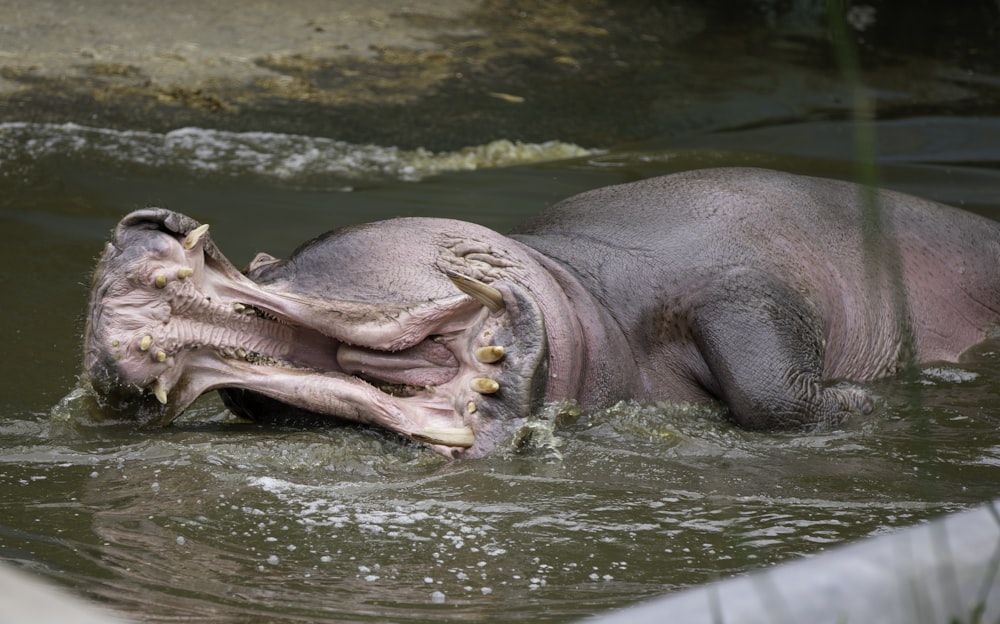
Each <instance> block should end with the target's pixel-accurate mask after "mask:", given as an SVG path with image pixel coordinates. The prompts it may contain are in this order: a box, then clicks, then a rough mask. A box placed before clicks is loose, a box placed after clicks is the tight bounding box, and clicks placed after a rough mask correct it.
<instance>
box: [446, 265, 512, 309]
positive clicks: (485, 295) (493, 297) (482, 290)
mask: <svg viewBox="0 0 1000 624" xmlns="http://www.w3.org/2000/svg"><path fill="white" fill-rule="evenodd" d="M444 274H445V275H447V276H448V279H450V280H451V283H452V284H454V285H455V287H456V288H458V289H459V290H461V291H462V292H463V293H465V294H467V295H469V296H470V297H472V298H473V299H475V300H476V301H478V302H479V303H481V304H483V305H484V306H486V307H487V308H489V310H490V312H492V313H493V314H496V313H497V312H501V311H503V309H504V302H503V293H501V292H500V291H499V290H497V289H496V288H494V287H492V286H490V285H489V284H484V283H483V282H480V281H479V280H477V279H473V278H471V277H468V276H465V275H462V274H460V273H456V272H455V271H451V270H446V271H445V272H444Z"/></svg>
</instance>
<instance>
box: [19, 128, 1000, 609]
mask: <svg viewBox="0 0 1000 624" xmlns="http://www.w3.org/2000/svg"><path fill="white" fill-rule="evenodd" d="M6 128H7V129H6V132H8V133H10V132H13V130H12V127H10V126H8V127H6ZM844 128H846V124H841V125H839V126H838V125H837V124H832V123H816V124H797V125H796V126H795V127H794V129H789V128H787V127H782V126H779V127H773V128H757V129H754V130H746V131H743V132H729V133H720V134H717V135H710V136H705V137H701V138H700V139H698V140H693V139H692V140H689V141H685V142H683V143H681V142H671V143H670V144H659V143H650V144H649V145H642V146H631V147H630V148H629V149H628V150H624V149H622V150H613V151H611V152H608V153H605V154H578V155H577V157H576V158H575V159H572V160H567V161H559V162H547V163H533V164H524V165H521V166H516V167H511V168H505V169H493V168H489V169H486V168H484V169H478V168H477V169H476V170H475V171H467V172H453V173H440V171H441V169H440V168H439V169H434V168H433V167H436V166H438V165H436V164H434V162H435V161H433V159H431V164H430V165H428V166H429V167H430V169H428V170H427V171H423V170H414V171H412V172H410V173H401V170H400V167H402V165H401V164H400V165H399V166H394V167H395V168H384V167H383V168H381V169H379V168H375V169H365V168H364V167H367V166H368V165H367V164H364V163H362V166H361V168H360V169H358V170H356V171H355V170H352V171H351V173H349V174H348V173H339V172H338V170H337V169H336V167H341V166H347V165H345V164H344V163H345V162H346V161H345V160H343V159H341V160H340V161H338V164H336V165H333V164H331V165H330V166H329V168H327V169H326V170H324V171H325V172H324V173H322V174H318V173H316V172H315V171H308V170H304V173H303V174H302V175H286V174H285V173H284V172H285V171H286V170H285V169H282V168H281V165H280V162H283V161H281V160H280V158H278V157H276V159H275V160H274V161H273V162H272V163H271V164H269V165H267V167H271V169H267V168H265V169H255V168H254V166H251V165H248V164H247V163H248V162H250V161H251V160H252V159H242V156H241V154H243V152H242V151H241V150H243V148H242V147H238V146H237V147H232V146H230V147H227V148H225V149H224V150H222V151H223V153H226V154H230V155H231V156H232V164H231V168H228V169H227V168H225V167H223V170H215V171H199V172H195V170H194V165H193V164H191V163H195V162H196V161H197V158H196V157H195V156H192V155H191V154H190V153H187V152H170V151H169V150H168V151H167V152H158V153H159V154H160V155H159V156H158V158H161V159H167V162H165V161H164V160H158V161H155V162H153V164H152V165H150V164H149V163H144V162H140V160H141V159H139V158H133V156H134V154H135V152H128V150H135V149H137V148H136V143H135V142H134V141H133V139H134V136H133V135H131V134H128V133H112V132H107V133H102V132H101V131H94V132H97V134H98V137H99V139H100V140H98V139H93V137H91V135H89V134H86V133H87V132H91V131H89V130H87V131H84V130H81V129H80V128H78V127H72V128H66V127H47V128H46V129H44V130H45V132H50V131H51V132H55V133H56V134H57V135H58V133H59V132H63V131H65V132H68V133H69V134H68V135H67V134H64V135H59V136H62V137H63V139H60V140H59V141H56V142H55V143H51V142H50V143H49V145H50V146H54V147H52V148H51V149H48V150H46V149H43V148H40V147H39V145H41V143H39V144H35V145H34V146H31V145H28V146H26V147H24V146H23V145H24V144H19V145H22V147H17V146H14V143H13V142H8V143H4V145H5V146H6V147H4V149H5V150H7V151H4V152H3V154H4V156H3V158H4V159H5V161H4V167H3V175H0V220H2V221H3V225H4V228H5V233H6V239H5V245H4V246H3V247H0V259H2V262H0V279H2V281H3V284H4V285H5V291H6V293H8V296H7V299H6V301H5V305H4V306H2V307H0V319H2V323H0V326H2V327H3V328H4V332H5V346H6V347H7V351H8V353H7V357H6V358H4V359H3V363H2V364H0V366H2V367H3V368H2V370H0V380H2V381H0V383H2V384H3V394H2V396H3V397H4V403H3V418H2V419H0V440H2V445H3V450H2V454H0V508H2V520H0V554H2V556H3V558H4V559H7V560H11V561H14V562H17V563H18V564H19V565H21V566H24V567H26V568H28V569H31V570H33V571H36V572H39V573H41V574H43V575H45V576H48V577H51V578H53V579H56V580H58V581H60V582H62V583H64V584H67V585H69V586H72V587H74V588H75V589H77V590H78V591H80V592H82V593H84V594H86V595H88V596H90V597H93V598H97V599H99V600H100V601H101V602H104V603H106V604H109V605H111V606H113V607H114V608H116V609H120V610H122V611H125V612H127V613H131V614H134V615H136V616H137V617H141V618H143V619H144V620H148V621H168V620H176V619H178V618H181V619H183V618H188V619H191V620H195V621H208V620H211V621H215V622H273V621H289V622H290V621H324V620H325V621H344V620H348V619H350V620H369V621H385V620H392V621H469V620H483V621H522V620H525V619H528V618H531V619H532V620H540V621H569V620H573V619H575V618H578V617H582V616H584V615H587V614H591V613H595V612H599V611H603V610H606V609H609V608H611V607H614V606H619V605H623V604H627V603H631V602H634V601H636V600H638V599H641V598H643V597H647V596H651V595H656V594H660V593H662V592H664V591H667V590H670V589H674V588H678V587H683V586H689V585H693V584H699V583H703V582H706V581H709V580H712V579H716V578H719V577H725V576H729V575H732V574H735V573H740V572H743V571H745V570H749V569H753V568H759V567H761V566H766V565H770V564H773V563H776V562H779V561H784V560H787V559H789V558H793V557H797V556H801V555H805V554H809V553H814V552H817V551H820V550H823V549H824V548H828V547H830V546H832V545H836V544H839V543H843V542H845V541H849V540H854V539H858V538H863V537H866V536H870V535H876V534H880V533H884V532H886V531H889V530H891V529H893V528H896V527H902V526H907V525H910V524H913V523H915V522H919V521H921V520H924V519H927V518H931V517H934V516H937V515H939V514H941V513H945V512H949V511H954V510H957V509H961V508H963V507H966V506H969V505H972V504H975V503H977V502H980V501H984V500H987V499H990V498H992V497H994V496H995V495H996V483H997V482H998V481H1000V433H998V428H997V426H996V423H997V419H998V417H1000V414H998V412H997V406H998V405H1000V400H998V399H1000V397H998V394H1000V385H998V384H997V382H996V380H997V379H1000V359H998V357H997V353H1000V351H998V349H997V345H996V344H992V343H991V344H987V345H984V346H983V347H981V348H979V349H977V350H975V352H974V353H972V354H970V356H969V358H968V359H967V361H965V362H963V363H962V364H961V365H954V364H940V363H938V364H933V365H929V366H928V367H927V368H926V369H925V370H924V371H922V372H921V373H920V374H916V375H913V376H912V378H907V379H901V380H899V379H897V380H889V381H885V382H883V383H879V384H876V385H875V386H874V389H875V391H876V392H877V393H878V394H879V395H880V397H881V408H880V410H879V411H878V412H877V413H876V414H875V415H874V416H873V417H871V418H869V419H866V420H865V421H864V422H857V423H852V424H851V425H850V426H849V427H846V428H845V429H843V430H836V431H823V432H817V433H812V434H761V433H749V432H745V431H741V430H739V429H735V428H734V427H732V426H731V424H730V423H729V422H728V421H727V419H726V418H725V415H724V414H723V413H721V412H720V411H719V410H718V409H716V408H715V407H712V406H677V405H633V404H621V405H617V406H614V407H612V408H610V409H607V410H603V411H599V412H595V413H584V414H580V415H579V416H578V417H576V418H569V419H566V422H562V423H561V424H560V425H559V426H558V427H557V428H555V430H552V429H547V428H546V427H545V425H542V424H539V425H537V427H538V428H537V429H536V430H534V431H533V432H532V436H531V443H529V444H528V445H527V446H526V447H525V448H524V449H522V450H519V451H516V452H515V451H508V452H502V453H498V454H497V455H495V456H494V457H491V458H488V459H484V460H476V461H463V462H454V463H449V462H447V461H445V460H443V459H442V458H440V457H438V456H436V455H434V454H432V453H429V452H426V451H424V450H423V449H422V448H421V447H420V446H418V445H416V444H411V443H408V442H405V441H402V440H400V439H398V438H396V437H394V436H391V435H388V434H385V433H382V432H376V431H371V430H367V429H364V428H358V427H337V428H331V429H324V430H291V429H289V430H275V429H267V428H262V427H258V426H255V425H248V424H245V423H240V422H236V421H234V420H233V419H232V418H231V417H230V416H229V415H228V414H227V413H226V412H225V410H224V408H223V407H222V404H221V402H220V401H219V400H218V399H217V398H215V397H206V398H204V399H203V400H201V401H199V402H198V403H197V404H196V405H195V407H194V408H193V409H192V410H191V411H190V412H189V413H188V414H187V415H186V417H185V419H184V420H183V421H182V422H180V423H178V424H177V425H175V426H172V427H170V428H167V429H162V430H134V429H132V428H130V427H128V426H107V425H104V426H96V425H93V424H85V422H86V418H85V417H86V411H87V408H86V407H85V404H86V397H85V396H84V395H81V394H79V393H71V394H70V395H69V396H68V397H67V398H66V399H65V400H63V401H62V402H60V399H61V398H62V397H64V396H65V395H66V394H67V392H68V391H70V390H71V389H72V388H73V387H74V386H75V375H76V373H77V361H78V360H77V358H78V351H79V345H78V340H79V329H80V327H79V318H80V317H81V315H82V312H83V308H84V303H85V298H86V294H87V286H86V284H87V280H88V274H89V271H90V270H91V267H92V265H93V262H94V260H95V258H96V255H97V253H98V252H99V250H100V248H101V245H102V243H103V241H104V239H105V237H106V235H107V232H108V230H109V228H110V227H111V226H112V225H113V224H114V223H115V222H116V221H117V219H118V218H119V217H120V216H121V215H122V214H124V213H125V212H127V211H128V210H131V209H133V208H135V207H138V206H141V205H144V204H146V203H148V202H155V203H159V204H163V205H167V206H169V207H171V208H174V209H178V210H181V211H185V212H191V213H192V214H193V215H194V216H196V217H197V218H199V219H202V220H205V221H208V222H211V223H212V225H213V236H214V238H215V239H216V241H217V242H218V243H219V244H220V247H221V248H222V249H223V251H224V252H225V253H226V254H227V255H229V256H230V257H233V258H234V259H236V260H237V261H238V262H239V261H245V260H247V259H249V258H250V257H251V256H252V254H253V253H254V252H256V251H258V250H262V249H263V250H267V251H270V252H272V253H275V254H277V255H282V254H285V253H288V252H289V251H290V250H291V249H292V248H294V247H295V246H296V245H297V244H298V243H299V242H301V241H303V240H305V239H307V238H309V237H311V236H313V235H315V234H317V233H319V232H322V231H324V230H326V229H328V228H331V227H335V226H338V225H343V224H347V223H354V222H358V221H368V220H374V219H380V218H390V217H393V216H399V215H427V216H452V217H459V218H465V219H467V220H473V221H477V222H480V223H484V224H486V225H489V226H491V227H495V228H497V229H500V230H504V229H507V228H509V227H511V226H513V225H514V224H515V223H517V222H519V221H521V220H523V219H524V218H526V217H527V216H529V215H531V214H534V213H535V212H537V210H539V209H540V208H541V207H542V206H544V205H545V204H547V203H550V202H552V201H554V200H556V199H558V198H560V197H564V196H567V195H569V194H571V193H573V192H576V191H580V190H584V189H586V188H590V187H594V186H599V185H603V184H610V183H615V182H621V181H627V180H631V179H637V178H641V177H646V176H650V175H657V174H660V173H667V172H670V171H674V170H679V169H688V168H692V167H698V166H717V165H732V164H741V165H757V166H770V167H776V168H782V169H787V170H792V171H798V172H805V173H815V174H823V175H829V176H841V177H849V176H850V175H851V172H852V165H851V160H850V155H849V153H848V152H849V145H847V144H845V143H844V142H842V141H840V140H839V139H838V138H837V137H838V136H840V135H839V133H840V132H841V131H842V130H843V129H844ZM961 128H964V129H965V130H964V131H962V132H958V131H956V129H961ZM35 130H38V131H39V136H40V137H43V136H49V139H51V135H45V132H42V131H41V130H42V129H39V128H35ZM793 130H794V131H793ZM879 131H880V132H881V133H882V134H881V136H883V137H885V138H884V141H885V143H886V145H898V146H899V148H898V149H897V150H896V151H895V152H891V153H890V156H891V158H887V160H886V163H885V166H884V168H883V169H882V170H881V173H882V176H883V179H884V180H883V181H884V183H885V184H887V185H890V186H894V187H896V188H901V189H903V190H910V191H913V190H917V191H927V192H925V193H922V194H925V195H928V196H931V197H936V198H939V199H965V200H966V201H967V203H968V205H969V206H971V207H973V208H975V209H976V210H977V211H979V212H982V213H984V214H987V215H990V216H993V217H997V216H1000V212H998V210H1000V203H998V202H997V199H996V195H995V193H993V192H991V191H992V190H993V189H996V188H998V184H997V180H996V176H997V169H996V167H995V165H994V164H993V163H995V162H1000V159H997V158H996V153H995V149H996V145H997V142H996V141H995V140H994V135H995V121H992V120H988V119H986V120H977V121H976V122H975V124H973V123H972V122H967V121H962V120H957V119H950V118H937V119H935V118H923V119H917V120H910V121H908V122H903V121H900V122H893V123H888V124H885V125H883V126H880V127H879ZM79 132H83V133H84V134H85V135H86V136H87V137H88V138H87V139H86V140H85V141H84V143H85V145H86V146H85V147H83V148H80V149H82V151H74V149H69V148H68V146H69V143H67V141H69V139H67V138H66V137H67V136H70V135H73V133H79ZM803 135H806V136H813V137H816V140H817V142H816V143H809V142H805V143H803V142H802V141H801V140H799V139H798V138H797V137H801V136H803ZM7 136H8V138H9V137H10V136H12V135H10V134H8V135H7ZM136 136H138V135H136ZM210 136H212V137H214V138H213V140H220V141H221V140H223V138H222V137H225V139H224V140H226V141H233V142H236V143H238V142H240V141H249V140H250V139H249V138H248V137H247V136H246V135H221V134H210ZM108 137H111V138H110V139H109V138H108ZM894 137H895V138H894ZM904 137H905V138H907V140H908V141H911V143H909V144H904V143H900V141H902V139H903V138H904ZM21 138H22V139H23V138H25V136H21ZM147 138H149V137H147ZM272 139H274V140H279V139H280V140H281V141H284V140H288V141H294V140H299V139H296V138H289V137H285V138H282V137H277V138H275V137H271V138H269V139H268V140H272ZM39 140H41V138H40V139H39ZM46 140H48V139H46ZM104 140H107V141H110V142H108V143H101V141H104ZM143 140H146V139H143ZM149 140H150V142H151V143H150V144H155V145H162V144H164V143H165V142H166V143H169V139H168V138H166V137H165V135H156V136H154V137H153V138H151V139H149ZM2 141H3V140H2V139H0V143H2ZM115 141H121V145H120V147H121V153H123V154H124V153H130V154H132V155H133V156H129V157H127V158H117V159H116V157H112V156H101V155H100V154H99V153H98V151H100V152H101V153H109V154H110V153H114V152H115V150H116V147H115V146H116V145H118V144H116V143H115ZM140 143H141V141H140ZM12 146H13V147H12ZM95 146H98V147H100V146H103V147H100V149H99V150H98V151H95V150H97V147H95ZM329 146H330V147H331V149H333V147H335V146H334V143H330V144H329ZM824 146H825V147H824ZM929 146H931V147H933V146H937V149H929ZM220 149H221V148H220ZM254 149H257V148H254ZM19 150H20V151H19ZM31 150H36V151H31ZM267 150H268V148H266V147H260V148H259V149H258V152H260V153H266V152H267ZM196 151H197V150H196ZM529 151H530V150H529ZM164 154H168V155H164ZM331 154H332V152H331ZM330 157H331V158H335V156H332V155H331V156H330ZM397 157H399V156H398V153H397ZM226 158H228V156H227V157H226ZM226 158H222V159H221V161H220V162H223V163H224V162H228V161H227V160H226ZM170 159H173V160H170ZM320 160H321V159H317V160H315V161H314V162H317V163H318V162H320ZM360 160H361V161H363V160H364V159H360ZM366 162H369V163H370V162H371V161H370V160H369V161H366ZM401 162H402V160H401V161H400V163H401ZM407 162H408V163H410V164H408V165H407V166H411V165H412V166H423V165H413V162H416V161H407ZM275 163H279V164H275ZM411 174H412V175H411ZM415 180H419V181H415ZM343 188H352V189H354V190H353V192H332V191H331V189H343ZM53 406H57V407H56V408H55V409H53Z"/></svg>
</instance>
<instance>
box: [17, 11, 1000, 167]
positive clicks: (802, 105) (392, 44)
mask: <svg viewBox="0 0 1000 624" xmlns="http://www.w3.org/2000/svg"><path fill="white" fill-rule="evenodd" d="M5 4H6V5H7V8H6V9H5V19H4V23H3V24H2V25H0V121H35V122H38V121H42V122H65V121H72V122H76V123H81V124H87V125H94V126H100V127H112V128H135V129H143V130H151V131H166V130H170V129H174V128H179V127H185V126H199V127H207V128H218V129H226V130H236V131H242V130H251V129H252V130H268V131H273V132H284V133H297V134H309V135H312V136H329V137H335V138H338V139H342V140H346V141H352V142H374V143H379V144H383V145H399V146H401V147H415V146H423V147H429V148H432V149H448V148H454V147H458V146H461V145H473V144H480V143H484V142H487V141H490V140H494V139H499V138H507V139H516V140H524V141H533V142H536V141H545V140H549V139H561V140H569V141H575V142H578V143H581V144H584V145H588V146H606V145H613V144H619V143H623V142H629V141H636V140H642V139H645V138H648V137H651V136H664V135H675V134H676V135H683V134H687V133H691V132H699V131H704V130H714V129H719V128H724V127H739V126H746V125H757V124H761V123H769V122H773V121H776V120H783V119H789V118H797V117H802V116H838V115H839V116H844V115H847V114H849V113H850V109H851V103H852V101H853V99H854V97H853V96H854V91H855V87H856V86H857V85H856V84H852V83H851V81H850V79H849V77H848V79H846V80H845V78H844V75H843V72H842V71H840V69H838V56H837V50H836V48H835V47H834V46H833V42H832V40H831V30H830V27H829V21H830V19H831V15H834V17H835V18H836V19H842V20H844V22H843V23H844V25H845V28H846V30H847V32H848V33H849V39H850V45H852V46H855V47H857V49H858V50H859V51H860V55H861V56H860V58H861V60H862V63H863V64H864V73H863V75H862V80H863V83H864V85H865V86H866V87H869V88H870V89H871V91H870V92H871V94H872V97H874V98H875V99H876V100H877V102H876V104H877V108H878V111H879V114H881V115H892V114H909V113H913V112H926V111H927V110H928V109H933V108H935V107H941V106H954V105H956V104H961V105H963V106H966V105H968V104H970V103H975V106H978V107H987V108H989V107H992V106H994V103H995V102H996V99H997V97H996V92H997V84H996V82H997V81H996V76H995V72H994V69H995V68H994V67H993V66H992V64H993V63H995V61H994V60H993V59H994V58H996V54H995V52H996V41H995V37H994V30H995V27H996V12H997V7H996V6H995V4H993V3H987V2H983V3H980V5H981V6H980V5H975V4H971V3H970V4H969V5H963V8H961V9H954V10H949V15H948V16H940V15H938V14H937V13H936V12H935V11H934V9H933V7H932V6H930V5H928V7H926V8H924V9H921V8H920V7H915V8H914V7H912V6H911V5H906V6H905V7H904V6H903V5H902V3H899V2H893V1H889V0H886V1H883V2H873V3H865V4H863V5H861V4H859V5H857V6H851V5H845V6H844V7H841V10H840V11H839V12H835V13H834V14H828V13H827V12H826V10H825V8H824V6H823V3H806V2H803V3H791V5H790V6H789V7H786V8H783V9H776V8H775V7H774V6H772V5H774V4H775V3H772V2H745V3H738V4H736V5H734V4H733V3H726V2H671V3H663V2H640V1H631V2H610V1H602V0H587V1H583V0H581V1H562V2H543V3H538V2H527V1H523V2H518V1H513V2H500V1H494V0H482V1H477V0H443V1H441V2H434V3H414V4H407V3H400V2H392V1H390V0H369V1H361V0H339V1H337V2H322V1H320V0H283V1H282V2H275V1H272V0H257V1H255V2H251V3H245V2H237V1H236V0H224V1H220V2H216V3H212V4H211V5H204V4H202V3H196V2H194V1H193V0H185V1H183V2H177V3H170V4H164V5H152V4H149V3H145V2H140V1H138V0H131V1H126V2H114V1H111V0H92V1H86V2H83V1H77V2H56V1H51V2H28V1H26V0H17V1H13V2H8V3H5ZM814 5H815V6H814ZM896 5H899V8H897V6H896ZM907 7H908V8H907ZM900 16H905V21H906V24H907V28H906V29H905V30H904V31H901V30H900V29H899V28H897V24H899V23H900V20H901V19H902V17H900ZM916 39H919V44H918V43H917V42H916V41H915V40H916ZM623 92H625V93H628V97H625V98H622V96H621V94H622V93H623ZM595 119H596V120H601V123H594V120H595Z"/></svg>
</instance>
